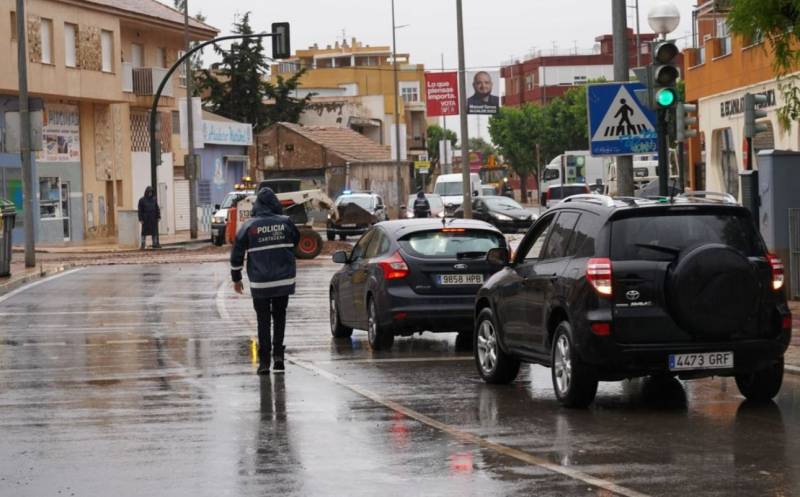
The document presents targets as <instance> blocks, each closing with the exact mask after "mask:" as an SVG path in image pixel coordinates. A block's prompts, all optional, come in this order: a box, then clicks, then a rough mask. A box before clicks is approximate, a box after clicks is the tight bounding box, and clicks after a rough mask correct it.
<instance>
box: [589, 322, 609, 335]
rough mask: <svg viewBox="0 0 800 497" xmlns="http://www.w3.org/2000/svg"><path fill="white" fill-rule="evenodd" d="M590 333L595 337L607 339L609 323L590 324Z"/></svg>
mask: <svg viewBox="0 0 800 497" xmlns="http://www.w3.org/2000/svg"><path fill="white" fill-rule="evenodd" d="M591 327H592V333H594V334H595V335H597V336H601V337H607V336H609V335H611V323H592V326H591Z"/></svg>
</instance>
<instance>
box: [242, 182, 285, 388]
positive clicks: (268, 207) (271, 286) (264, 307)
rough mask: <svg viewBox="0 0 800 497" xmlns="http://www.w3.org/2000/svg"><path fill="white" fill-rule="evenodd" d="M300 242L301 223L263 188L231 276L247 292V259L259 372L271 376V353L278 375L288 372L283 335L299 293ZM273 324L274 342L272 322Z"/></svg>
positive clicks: (248, 223) (244, 225) (245, 231)
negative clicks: (294, 297)
mask: <svg viewBox="0 0 800 497" xmlns="http://www.w3.org/2000/svg"><path fill="white" fill-rule="evenodd" d="M299 240H300V233H299V232H298V231H297V227H296V226H295V225H294V223H293V222H292V221H291V220H290V219H289V218H288V217H287V216H284V215H283V208H282V207H281V203H280V201H278V197H276V196H275V193H274V192H273V191H272V190H271V189H269V188H262V189H261V190H259V192H258V197H257V198H256V202H255V204H254V205H253V211H252V217H251V218H250V219H248V220H247V221H246V222H245V223H244V224H243V225H242V226H241V227H240V228H239V231H238V233H237V234H236V241H235V242H234V245H233V249H232V250H231V278H232V279H233V288H234V290H235V291H236V293H238V294H241V293H242V291H243V290H244V285H243V283H242V269H243V268H244V262H245V256H246V257H247V277H248V278H249V279H250V294H251V295H252V297H253V307H254V308H255V311H256V317H257V318H258V360H259V367H258V374H260V375H264V374H269V368H270V352H272V359H274V364H273V370H274V372H275V373H283V372H284V363H283V362H284V361H283V350H284V346H283V334H284V330H285V328H286V307H287V306H288V304H289V295H292V294H294V282H295V273H296V265H295V258H294V248H295V246H296V245H297V242H298V241H299ZM271 324H272V340H270V325H271Z"/></svg>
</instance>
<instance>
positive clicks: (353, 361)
mask: <svg viewBox="0 0 800 497" xmlns="http://www.w3.org/2000/svg"><path fill="white" fill-rule="evenodd" d="M288 348H289V349H292V350H295V349H296V348H297V347H288ZM472 360H474V359H473V358H472V357H471V356H461V357H391V358H389V357H387V358H386V359H333V360H330V361H314V364H343V363H344V364H381V363H385V362H457V361H458V362H461V361H472Z"/></svg>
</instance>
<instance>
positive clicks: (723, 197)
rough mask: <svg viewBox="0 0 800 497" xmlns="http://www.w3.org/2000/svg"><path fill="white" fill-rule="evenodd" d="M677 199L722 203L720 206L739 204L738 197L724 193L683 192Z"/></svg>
mask: <svg viewBox="0 0 800 497" xmlns="http://www.w3.org/2000/svg"><path fill="white" fill-rule="evenodd" d="M676 198H685V199H687V200H700V201H706V202H713V203H720V204H738V203H739V202H737V201H736V197H734V196H733V195H731V194H730V193H722V192H708V191H702V190H700V191H691V192H683V193H681V194H678V195H676Z"/></svg>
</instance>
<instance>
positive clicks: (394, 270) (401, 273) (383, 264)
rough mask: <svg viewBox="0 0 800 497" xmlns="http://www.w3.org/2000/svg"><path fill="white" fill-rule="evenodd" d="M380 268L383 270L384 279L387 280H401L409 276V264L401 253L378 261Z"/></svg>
mask: <svg viewBox="0 0 800 497" xmlns="http://www.w3.org/2000/svg"><path fill="white" fill-rule="evenodd" d="M378 266H380V268H381V269H382V270H383V278H384V279H386V280H400V279H403V278H405V277H406V276H408V264H406V261H404V260H403V258H402V257H401V256H400V252H395V253H394V254H392V255H391V256H389V257H387V258H386V259H383V260H380V261H378Z"/></svg>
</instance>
